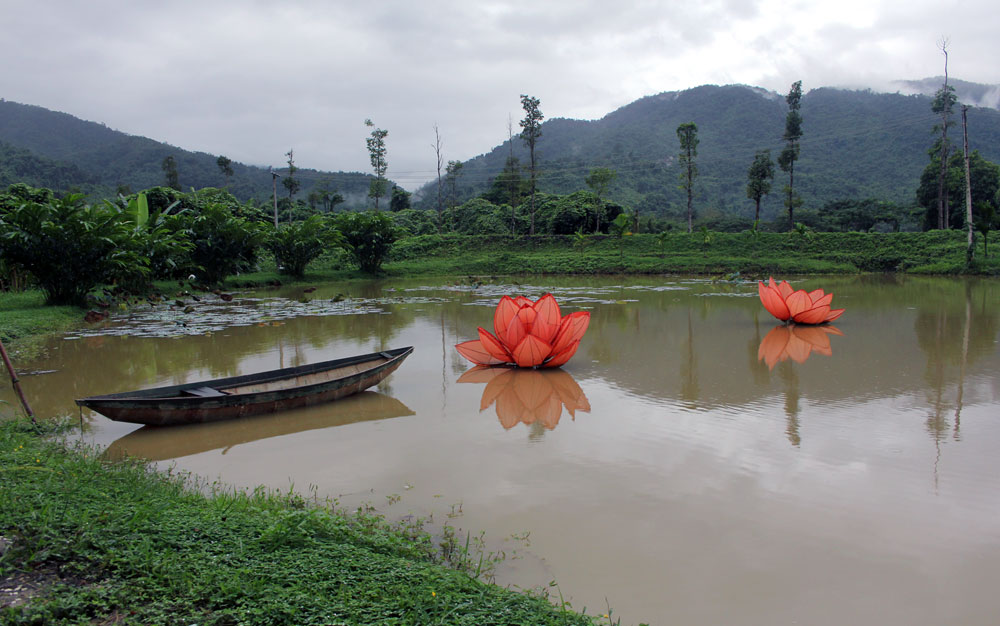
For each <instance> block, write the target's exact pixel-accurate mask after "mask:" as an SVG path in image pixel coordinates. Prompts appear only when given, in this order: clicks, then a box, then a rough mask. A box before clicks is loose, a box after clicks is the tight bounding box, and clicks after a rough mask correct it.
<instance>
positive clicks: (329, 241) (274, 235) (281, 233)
mask: <svg viewBox="0 0 1000 626" xmlns="http://www.w3.org/2000/svg"><path fill="white" fill-rule="evenodd" d="M270 231H271V232H270V236H269V238H268V241H267V244H266V246H265V247H266V248H267V249H268V250H270V251H271V254H273V255H274V261H275V263H277V265H278V271H279V272H281V273H282V274H288V275H290V276H295V277H302V275H303V274H305V271H306V266H308V265H309V264H310V263H312V262H313V261H315V260H316V259H317V258H318V257H319V255H321V254H323V252H325V251H326V250H327V248H329V247H330V246H333V245H336V244H339V243H340V242H341V235H340V233H339V232H338V231H337V230H335V229H334V228H333V227H332V226H331V225H330V223H329V222H328V221H327V220H326V219H324V218H323V217H321V216H319V215H313V216H312V217H310V218H309V219H307V220H305V221H302V222H292V223H291V224H285V225H283V226H280V227H279V228H277V229H275V228H274V227H273V226H272V227H270Z"/></svg>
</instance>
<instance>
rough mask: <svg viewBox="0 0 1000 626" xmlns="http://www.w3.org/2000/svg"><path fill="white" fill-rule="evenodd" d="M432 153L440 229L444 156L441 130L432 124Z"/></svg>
mask: <svg viewBox="0 0 1000 626" xmlns="http://www.w3.org/2000/svg"><path fill="white" fill-rule="evenodd" d="M434 154H435V155H437V172H438V187H437V192H438V193H437V196H438V202H437V209H438V231H440V230H441V212H442V211H444V204H442V201H441V168H442V167H443V166H444V156H442V154H441V132H440V131H439V130H438V125H437V124H434Z"/></svg>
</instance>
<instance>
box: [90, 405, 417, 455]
mask: <svg viewBox="0 0 1000 626" xmlns="http://www.w3.org/2000/svg"><path fill="white" fill-rule="evenodd" d="M406 415H414V412H413V411H412V410H411V409H410V408H409V407H407V406H406V405H405V404H403V403H402V402H400V401H399V400H397V399H395V398H392V397H390V396H387V395H384V394H381V393H378V392H375V391H362V392H361V393H357V394H354V395H352V396H348V397H346V398H343V399H340V400H337V401H336V402H330V403H327V404H322V405H318V406H313V407H309V408H304V409H297V410H292V411H282V412H280V413H272V414H270V415H260V416H257V417H247V418H243V419H235V420H227V421H221V422H210V423H207V424H190V425H184V426H143V427H142V428H140V429H138V430H135V431H132V432H131V433H129V434H127V435H125V436H124V437H121V438H119V439H117V440H116V441H114V442H112V444H111V445H110V446H108V448H107V449H106V450H105V451H104V455H103V456H104V457H105V458H107V459H110V460H119V459H122V458H125V457H126V456H129V457H139V458H143V459H147V460H150V461H163V460H167V459H176V458H180V457H183V456H189V455H192V454H199V453H201V452H208V451H209V450H216V449H219V448H221V449H222V454H225V453H226V452H228V451H229V449H230V448H232V447H233V446H237V445H239V444H242V443H249V442H251V441H257V440H260V439H268V438H270V437H279V436H281V435H290V434H294V433H299V432H303V431H307V430H316V429H320V428H331V427H333V426H344V425H346V424H356V423H358V422H367V421H374V420H382V419H389V418H393V417H403V416H406Z"/></svg>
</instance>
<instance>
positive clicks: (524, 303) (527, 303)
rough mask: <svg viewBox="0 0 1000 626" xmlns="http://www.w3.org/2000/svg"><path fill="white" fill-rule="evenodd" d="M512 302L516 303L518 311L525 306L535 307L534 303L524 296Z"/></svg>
mask: <svg viewBox="0 0 1000 626" xmlns="http://www.w3.org/2000/svg"><path fill="white" fill-rule="evenodd" d="M514 302H515V303H517V307H518V308H519V309H520V308H524V307H526V306H534V305H535V303H534V301H533V300H532V299H531V298H528V297H526V296H518V297H517V298H516V299H515V300H514Z"/></svg>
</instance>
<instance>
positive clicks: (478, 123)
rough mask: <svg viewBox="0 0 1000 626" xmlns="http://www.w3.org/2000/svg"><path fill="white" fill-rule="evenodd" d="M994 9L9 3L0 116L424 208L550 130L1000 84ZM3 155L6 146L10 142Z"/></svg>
mask: <svg viewBox="0 0 1000 626" xmlns="http://www.w3.org/2000/svg"><path fill="white" fill-rule="evenodd" d="M998 25H1000V5H997V3H996V0H965V1H952V2H935V1H929V0H906V1H903V0H839V1H836V2H834V1H831V0H819V1H805V0H700V1H698V2H690V1H687V2H680V1H658V0H643V1H633V0H618V2H610V1H609V0H552V1H546V0H533V1H522V0H508V1H495V0H454V1H453V0H422V1H414V0H370V1H369V2H357V1H353V2H348V1H341V0H326V1H310V0H273V1H271V2H257V1H254V0H243V1H223V0H218V1H217V0H200V1H197V2H192V1H188V0H171V1H170V2H162V1H159V2H153V1H150V0H91V1H89V2H80V1H78V0H0V32H2V36H0V59H2V60H3V61H2V62H0V98H4V99H6V100H12V101H15V102H21V103H25V104H34V105H38V106H42V107H45V108H48V109H53V110H57V111H63V112H66V113H69V114H71V115H74V116H76V117H80V118H82V119H86V120H91V121H96V122H101V123H104V124H106V125H107V126H108V127H110V128H113V129H116V130H120V131H123V132H127V133H130V134H133V135H142V136H145V137H149V138H151V139H155V140H158V141H164V142H166V143H169V144H171V145H174V146H178V147H180V148H184V149H186V150H197V151H202V152H208V153H210V154H213V155H218V154H222V155H226V156H228V157H229V158H231V159H233V160H234V161H238V162H242V163H247V164H252V165H262V166H265V167H266V166H275V167H284V166H285V161H286V157H285V153H287V152H288V151H289V150H290V149H294V157H295V164H296V166H298V167H300V168H313V169H319V170H328V171H341V170H342V171H363V172H370V171H371V165H370V163H369V157H368V152H367V149H366V147H365V138H366V137H367V136H368V133H369V132H370V130H371V129H370V128H367V127H366V126H365V124H364V122H365V119H367V118H370V119H371V120H372V121H373V122H374V124H375V126H376V127H378V128H383V129H386V130H388V131H389V134H388V136H387V137H386V146H387V150H388V154H387V156H388V164H389V168H388V172H387V176H388V177H389V178H390V179H391V180H393V181H395V182H397V183H398V184H400V185H401V186H402V187H404V188H406V189H410V190H414V189H416V188H417V187H418V186H419V185H420V184H422V183H424V182H426V181H428V180H430V179H432V178H435V177H436V176H437V171H436V168H437V157H436V152H435V147H434V146H435V126H436V127H437V129H438V132H439V135H440V141H441V152H442V159H443V160H444V161H445V162H447V161H449V160H462V161H464V160H467V159H470V158H473V157H475V156H477V155H479V154H483V153H486V152H489V151H490V150H491V149H492V148H493V147H495V146H496V145H498V144H500V143H502V142H503V141H505V140H506V139H507V137H508V132H509V126H511V125H512V126H513V131H514V132H515V133H517V132H518V131H519V127H518V121H519V120H520V119H521V118H523V116H524V111H523V110H522V109H521V103H520V95H521V94H528V95H531V96H533V97H536V98H538V99H539V100H540V102H541V104H540V109H541V111H542V113H543V114H544V115H545V118H546V119H550V118H555V117H563V118H576V119H598V118H601V117H603V116H604V115H606V114H607V113H610V112H611V111H614V110H615V109H617V108H619V107H621V106H624V105H626V104H628V103H630V102H632V101H634V100H636V99H638V98H641V97H643V96H648V95H654V94H657V93H661V92H664V91H676V90H683V89H687V88H690V87H696V86H699V85H704V84H717V85H722V84H747V85H753V86H758V87H764V88H766V89H770V90H773V91H776V92H779V93H782V94H784V93H786V92H787V91H788V89H789V86H790V85H791V84H792V83H793V82H795V81H797V80H802V81H803V90H804V91H806V92H808V91H809V90H810V89H813V88H816V87H823V86H833V87H853V88H865V87H870V88H873V89H876V90H885V91H897V90H899V86H896V85H892V81H894V80H899V79H919V78H925V77H928V76H938V75H941V74H942V73H943V65H944V56H943V55H942V54H941V50H940V48H939V44H940V43H941V42H942V41H943V40H944V39H947V41H948V46H947V48H948V52H949V66H948V69H949V74H950V76H952V77H955V78H960V79H963V80H968V81H973V82H979V83H989V84H996V83H1000V65H998V64H997V59H1000V36H998V31H997V27H998ZM0 139H2V138H0Z"/></svg>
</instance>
